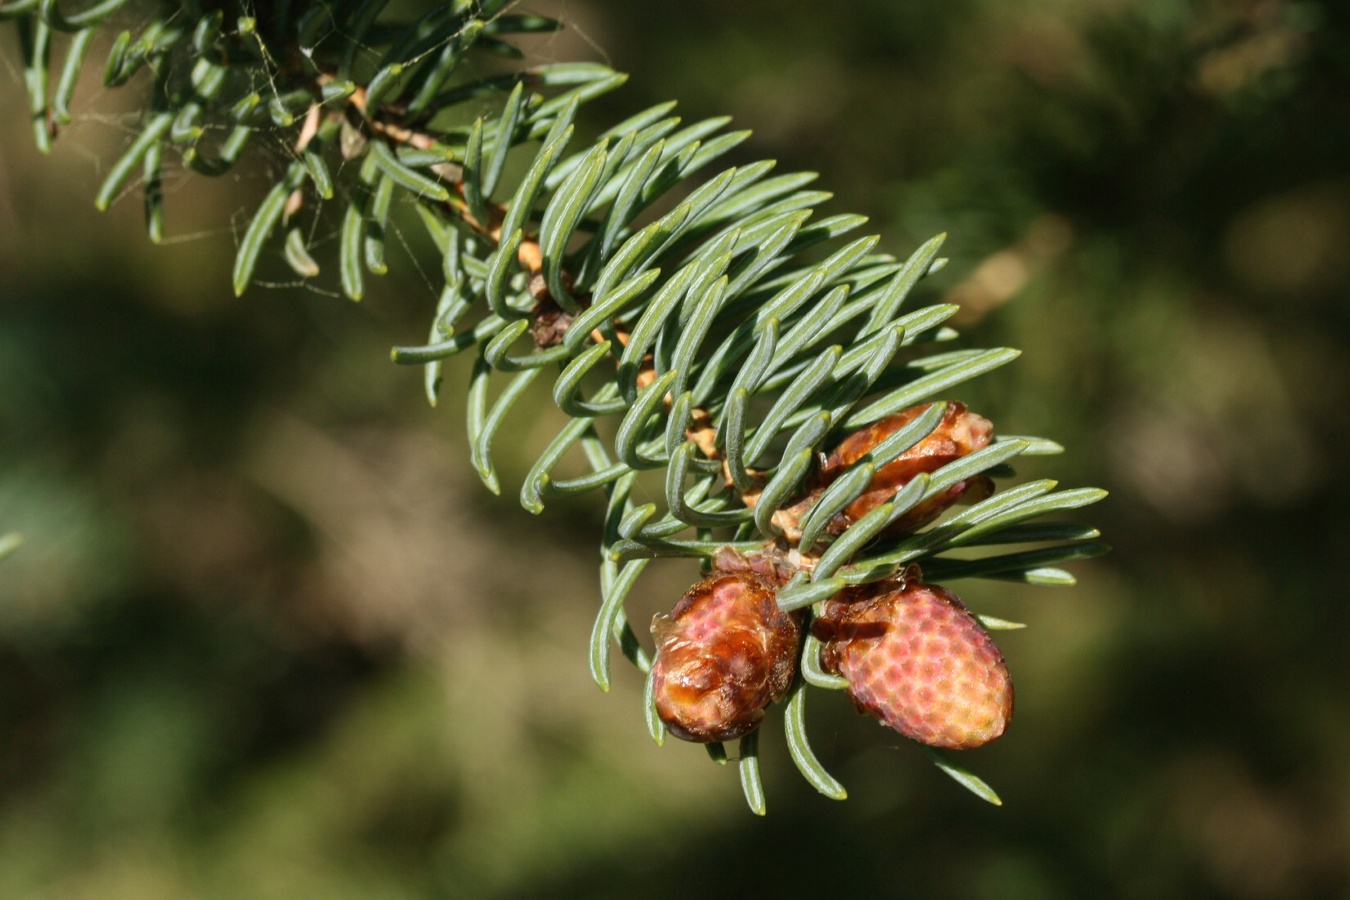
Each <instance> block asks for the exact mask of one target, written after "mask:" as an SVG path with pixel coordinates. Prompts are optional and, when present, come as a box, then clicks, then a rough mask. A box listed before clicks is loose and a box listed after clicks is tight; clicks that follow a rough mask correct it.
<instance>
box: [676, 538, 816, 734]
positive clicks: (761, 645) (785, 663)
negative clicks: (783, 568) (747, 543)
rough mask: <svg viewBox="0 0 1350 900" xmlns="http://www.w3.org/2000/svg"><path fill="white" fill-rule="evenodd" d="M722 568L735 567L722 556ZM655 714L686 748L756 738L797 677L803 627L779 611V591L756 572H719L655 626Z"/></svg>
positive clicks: (797, 619) (794, 615)
mask: <svg viewBox="0 0 1350 900" xmlns="http://www.w3.org/2000/svg"><path fill="white" fill-rule="evenodd" d="M719 563H726V564H728V565H733V564H734V563H733V562H732V558H731V557H725V558H724V557H722V556H720V555H719ZM652 634H653V635H655V637H656V661H655V662H654V663H653V664H652V690H653V693H654V695H655V698H656V711H657V714H658V715H659V716H660V717H661V721H662V722H664V723H665V724H666V727H667V728H669V729H670V732H671V734H674V735H675V736H676V737H678V738H683V739H684V740H686V741H697V742H700V743H711V742H713V741H728V740H731V739H733V738H738V737H742V736H744V735H746V734H749V733H750V732H751V731H754V730H755V728H757V727H758V726H759V723H760V721H761V720H762V719H763V718H764V710H765V708H766V707H767V706H768V705H769V704H770V703H772V702H773V701H775V700H779V699H781V698H782V697H783V695H784V694H785V693H786V692H787V689H788V687H789V686H791V684H792V679H793V676H794V675H795V674H796V665H797V653H798V649H799V647H800V642H801V626H800V624H799V617H798V615H797V614H789V613H785V612H783V611H782V610H780V609H779V608H778V600H777V595H776V592H775V585H774V583H773V582H772V581H770V580H769V579H768V578H766V577H764V576H763V575H760V574H756V573H755V572H754V571H749V570H748V569H747V570H741V571H714V573H713V574H712V575H711V576H709V577H708V578H705V579H703V580H702V581H700V582H699V583H698V584H696V585H694V586H693V587H692V588H690V589H689V590H688V592H686V593H685V595H684V596H683V597H681V598H680V601H679V602H678V603H676V604H675V608H674V609H673V610H672V611H671V612H670V614H669V615H664V614H661V615H657V616H656V617H655V618H654V619H653V620H652Z"/></svg>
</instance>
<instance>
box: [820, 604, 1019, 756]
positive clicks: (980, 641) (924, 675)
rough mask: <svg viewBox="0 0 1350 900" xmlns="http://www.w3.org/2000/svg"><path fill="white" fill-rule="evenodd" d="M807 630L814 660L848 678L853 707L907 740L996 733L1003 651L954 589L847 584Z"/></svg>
mask: <svg viewBox="0 0 1350 900" xmlns="http://www.w3.org/2000/svg"><path fill="white" fill-rule="evenodd" d="M812 630H813V633H815V635H816V636H817V637H819V638H820V639H821V640H822V641H823V642H824V649H823V650H822V652H821V657H820V661H821V666H822V668H824V669H825V670H826V671H829V672H834V673H836V674H839V675H842V676H843V677H844V678H845V679H846V680H847V681H848V695H849V697H850V698H851V699H852V700H853V703H854V705H855V706H857V707H858V711H859V712H865V713H871V714H872V715H874V716H876V717H877V718H878V719H880V720H881V721H882V723H883V724H884V725H887V726H888V727H890V728H893V729H895V730H896V731H898V732H900V733H901V734H903V735H904V736H905V737H907V738H911V739H912V740H916V741H918V742H920V743H922V744H928V745H929V746H932V747H948V748H952V749H958V750H964V749H969V748H971V747H979V746H980V745H982V744H987V743H989V742H990V741H992V740H994V739H995V738H997V737H998V736H999V735H1001V734H1003V730H1004V729H1005V728H1006V727H1007V724H1008V721H1009V720H1010V719H1011V718H1012V711H1013V688H1012V679H1011V678H1010V676H1009V675H1008V668H1007V666H1006V665H1004V662H1003V656H1002V654H1000V653H999V651H998V647H996V646H995V645H994V642H993V640H992V639H991V638H990V637H989V635H988V633H987V632H985V630H984V629H983V628H982V627H981V626H980V623H979V622H977V621H976V620H975V617H974V616H972V615H971V614H970V611H969V610H967V609H966V607H965V604H963V603H962V602H961V601H960V599H958V598H957V597H956V596H955V595H954V594H952V593H950V592H948V591H946V590H944V589H942V588H940V587H938V586H936V585H929V584H922V583H919V582H915V581H911V582H904V581H899V582H897V581H889V582H878V583H875V584H866V585H860V586H858V587H855V588H850V589H848V590H846V591H844V592H843V593H842V594H840V595H838V596H837V597H836V598H834V599H832V600H829V601H827V602H826V604H825V607H824V610H823V612H822V614H821V616H820V617H819V618H818V619H817V620H816V621H815V623H814V625H813V629H812Z"/></svg>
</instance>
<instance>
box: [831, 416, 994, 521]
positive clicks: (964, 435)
mask: <svg viewBox="0 0 1350 900" xmlns="http://www.w3.org/2000/svg"><path fill="white" fill-rule="evenodd" d="M929 406H931V404H924V405H923V406H915V407H911V408H910V409H907V410H904V411H903V412H898V413H895V414H894V415H890V416H887V417H886V418H884V419H879V420H878V421H876V422H873V423H872V424H871V425H868V426H866V427H865V428H862V429H860V430H858V431H855V432H854V433H853V434H851V435H849V436H848V437H847V438H845V439H844V441H843V442H842V443H840V445H839V446H838V447H836V448H835V449H834V452H833V453H831V454H830V455H829V457H827V458H826V460H825V463H824V465H822V466H821V469H820V482H821V486H822V487H825V486H828V485H829V484H830V483H831V482H833V481H834V480H835V479H836V478H838V477H839V476H840V475H841V474H843V472H844V471H845V470H846V469H848V467H849V466H851V465H853V464H854V463H855V462H857V461H858V460H859V459H861V458H862V457H864V456H865V455H867V454H868V453H870V452H871V451H873V450H875V449H876V448H877V446H878V445H879V444H881V442H882V441H884V440H886V438H888V437H890V436H891V435H892V434H894V433H895V432H897V431H899V430H900V429H901V428H903V427H904V426H906V425H908V424H909V423H910V422H912V421H914V419H916V418H917V417H918V416H919V415H920V414H921V413H923V412H924V411H925V410H927V409H928V407H929ZM993 437H994V426H993V424H992V423H990V421H989V420H988V419H986V418H985V417H984V416H981V415H979V414H978V413H973V412H970V411H969V410H968V409H966V405H965V404H964V403H961V402H960V401H956V400H953V401H950V402H948V404H947V410H946V412H945V413H944V414H943V416H942V421H941V422H939V423H938V426H937V428H934V429H933V431H932V432H930V433H929V434H928V435H927V436H926V437H925V438H924V439H923V440H921V441H919V442H918V443H917V444H915V445H914V446H913V447H910V448H909V449H908V450H906V451H905V452H904V453H902V454H900V455H899V456H897V457H896V458H895V459H893V460H891V461H890V462H889V463H887V464H886V465H884V466H882V467H881V468H880V469H878V470H877V473H876V474H875V475H874V476H873V477H872V481H871V483H870V484H869V485H868V486H867V490H866V491H864V492H863V493H862V496H860V497H858V498H857V499H856V500H854V501H853V502H852V503H850V504H849V505H848V506H846V507H845V508H844V510H843V511H842V512H841V513H839V515H837V516H835V518H834V520H833V521H832V522H831V523H830V524H829V525H828V526H827V527H826V529H825V531H826V533H827V534H836V535H837V534H841V533H843V531H844V530H845V529H846V528H848V526H849V525H851V524H853V523H854V522H856V521H858V520H859V519H861V518H862V517H863V516H865V515H867V514H868V513H869V512H871V511H872V510H874V509H876V508H877V507H878V506H880V505H881V504H883V503H887V502H889V501H890V499H891V498H892V497H894V496H895V495H896V492H897V491H899V490H900V489H901V488H903V487H904V486H905V485H907V484H909V482H910V481H912V480H913V479H914V477H915V476H916V475H919V474H920V473H923V472H927V473H929V474H932V473H933V472H936V471H937V470H938V469H940V468H942V467H943V466H945V465H947V463H950V462H954V461H956V460H958V459H960V458H961V457H963V456H965V455H966V454H968V453H972V452H974V451H976V450H979V449H980V448H982V447H987V446H988V445H989V442H990V441H991V440H993ZM993 491H994V483H993V482H992V481H990V480H989V478H988V477H987V476H985V475H977V476H975V477H974V478H967V479H966V480H964V481H959V482H957V483H956V484H954V485H952V486H951V487H949V488H947V489H946V490H945V491H943V492H942V493H940V494H936V495H934V496H932V497H929V498H928V499H926V500H924V501H923V502H922V503H920V504H919V505H917V506H915V507H914V508H913V509H911V510H910V511H909V512H907V513H905V514H904V515H903V516H901V517H900V518H899V519H897V520H896V521H895V522H894V523H892V525H891V526H890V528H888V529H887V531H886V534H888V535H896V534H905V533H908V532H911V531H914V530H916V529H918V528H922V527H923V526H924V525H927V524H928V523H929V522H931V521H933V520H934V519H936V518H937V517H938V516H940V515H942V512H943V511H944V510H945V509H947V507H949V506H951V505H952V504H954V503H956V502H957V501H960V500H964V501H966V502H972V501H977V500H983V499H984V498H985V497H988V496H989V495H990V494H992V493H993ZM808 508H809V507H808Z"/></svg>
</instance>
